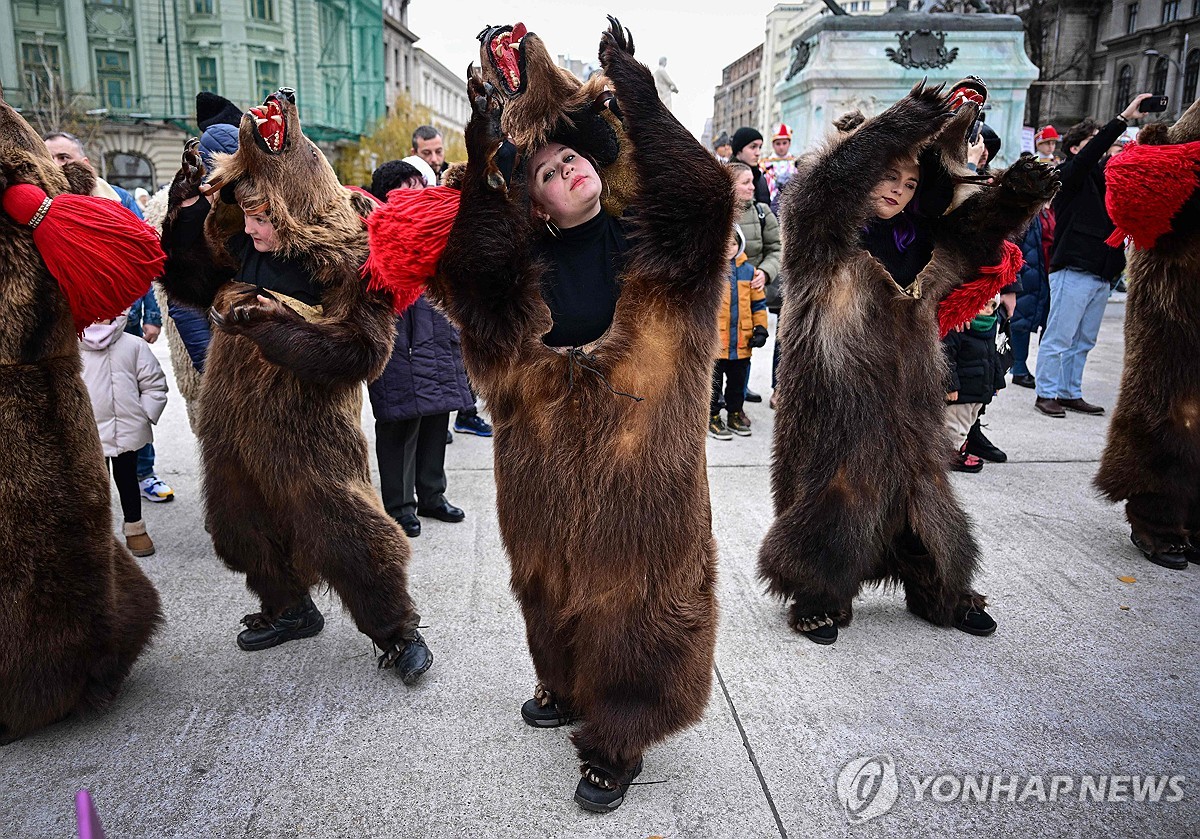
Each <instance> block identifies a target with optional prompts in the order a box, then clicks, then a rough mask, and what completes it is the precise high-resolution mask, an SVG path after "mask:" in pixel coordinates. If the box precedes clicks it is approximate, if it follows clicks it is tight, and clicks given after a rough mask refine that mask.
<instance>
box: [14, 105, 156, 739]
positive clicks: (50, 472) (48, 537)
mask: <svg viewBox="0 0 1200 839" xmlns="http://www.w3.org/2000/svg"><path fill="white" fill-rule="evenodd" d="M16 183H29V184H35V185H36V186H38V187H40V188H41V189H43V190H45V192H46V194H47V195H49V196H51V197H54V196H56V195H59V194H62V193H65V192H74V193H76V194H79V195H88V194H90V193H91V191H92V187H93V186H94V184H95V176H94V175H93V174H92V172H91V170H90V169H88V168H87V167H86V166H83V165H81V164H77V163H71V164H68V165H67V166H66V167H63V168H61V169H60V168H59V167H58V166H57V165H56V164H55V163H54V161H53V159H51V157H50V154H49V152H47V151H46V144H45V143H44V142H42V138H41V137H39V136H38V135H37V133H35V132H34V131H33V129H32V128H30V127H29V125H28V124H26V122H25V120H23V119H22V118H21V117H20V115H18V114H17V112H16V111H14V110H13V109H12V108H11V107H9V106H8V104H7V103H6V102H4V101H3V100H2V99H0V193H3V191H4V190H5V189H7V188H8V187H9V186H12V185H13V184H16ZM0 323H3V325H4V327H3V329H0V428H2V429H4V436H5V446H6V448H5V462H6V464H7V466H6V467H5V469H4V474H3V477H0V637H3V638H4V642H3V643H2V644H0V742H8V741H11V740H15V739H17V738H19V737H21V736H23V735H25V734H27V733H29V732H31V731H33V730H35V729H37V728H40V727H42V726H44V725H47V724H49V723H52V722H55V721H56V720H58V719H61V718H62V717H64V716H66V715H68V714H70V713H71V712H72V711H75V710H77V709H84V708H97V707H101V706H103V705H104V704H105V703H107V702H109V701H111V700H112V699H113V697H114V696H115V695H116V693H117V691H118V690H119V689H120V687H121V683H122V682H123V681H124V680H125V678H126V677H127V676H128V675H129V671H130V669H131V668H132V667H133V663H134V661H135V660H137V657H138V656H139V655H140V654H141V652H142V649H143V648H144V647H145V645H146V642H147V641H148V640H149V639H150V636H151V635H153V633H154V632H155V631H156V630H157V628H158V626H159V624H160V623H161V622H162V613H161V611H160V609H159V601H158V593H157V592H156V591H155V590H154V586H153V585H152V584H151V583H150V580H149V579H148V578H147V577H146V575H145V573H143V572H142V569H141V568H140V567H138V564H137V562H136V561H135V560H134V559H133V557H132V556H131V555H130V554H129V551H127V550H126V549H125V547H124V546H123V545H122V544H121V543H120V542H119V541H118V539H117V537H116V536H115V535H114V533H113V518H112V509H111V507H110V506H109V476H108V470H107V469H106V468H105V465H104V453H103V452H102V451H101V448H100V438H99V435H98V434H97V432H96V420H95V419H94V418H93V416H92V406H91V401H90V400H89V398H88V392H87V389H86V388H85V387H84V384H83V379H81V378H80V375H79V343H78V341H77V340H76V337H75V330H76V326H75V323H74V320H73V319H72V316H71V309H70V306H69V305H68V303H67V299H66V297H65V296H64V295H63V292H62V291H61V289H60V288H59V285H58V283H57V282H56V281H55V279H54V277H52V276H51V275H50V273H49V272H48V271H47V270H46V266H45V263H44V262H43V261H42V258H41V256H40V255H39V253H38V251H37V249H36V248H35V247H34V243H33V237H32V235H31V234H30V232H29V230H28V229H27V228H26V227H25V226H24V225H18V224H17V223H16V222H14V221H13V220H12V219H11V218H9V217H8V216H7V215H6V214H4V213H0ZM64 487H70V493H69V496H64V494H63V488H64Z"/></svg>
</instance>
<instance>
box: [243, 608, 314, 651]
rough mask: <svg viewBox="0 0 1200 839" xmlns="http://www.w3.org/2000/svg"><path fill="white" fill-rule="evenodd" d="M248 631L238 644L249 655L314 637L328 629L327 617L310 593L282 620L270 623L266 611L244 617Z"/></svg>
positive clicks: (287, 610) (284, 614) (244, 632)
mask: <svg viewBox="0 0 1200 839" xmlns="http://www.w3.org/2000/svg"><path fill="white" fill-rule="evenodd" d="M242 623H244V624H245V625H246V628H245V629H244V630H242V632H241V633H239V634H238V637H237V644H238V646H239V647H241V648H242V649H243V650H246V651H247V652H255V651H257V650H265V649H269V648H270V647H275V646H278V645H280V644H282V643H284V642H285V641H295V640H296V639H297V638H311V637H312V636H313V635H316V634H317V633H318V632H320V631H321V630H322V629H324V627H325V616H324V615H322V614H321V610H320V609H318V608H317V604H315V603H313V602H312V598H311V597H309V596H308V595H307V594H306V595H304V599H303V600H301V601H300V602H299V603H297V604H296V605H295V606H290V607H288V608H287V609H284V610H283V612H281V613H280V615H279V617H277V618H275V619H274V620H269V619H268V618H267V616H266V615H264V614H263V613H262V612H256V613H254V614H253V615H246V617H244V618H242Z"/></svg>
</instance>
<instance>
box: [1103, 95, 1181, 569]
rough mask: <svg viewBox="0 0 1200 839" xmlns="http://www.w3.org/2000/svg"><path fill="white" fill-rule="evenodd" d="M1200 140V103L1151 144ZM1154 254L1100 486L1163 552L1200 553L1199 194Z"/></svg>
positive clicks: (1137, 266)
mask: <svg viewBox="0 0 1200 839" xmlns="http://www.w3.org/2000/svg"><path fill="white" fill-rule="evenodd" d="M1197 140H1200V101H1198V102H1195V103H1193V104H1192V106H1191V107H1190V108H1189V109H1188V110H1187V112H1186V113H1184V115H1183V116H1182V117H1180V118H1179V121H1178V122H1176V123H1175V125H1173V126H1172V127H1170V129H1168V128H1167V127H1166V126H1165V125H1154V126H1147V127H1146V128H1144V129H1142V132H1141V133H1140V134H1139V136H1138V142H1139V143H1144V144H1149V145H1166V144H1176V143H1188V142H1195V141H1197ZM1171 227H1172V230H1171V232H1170V233H1167V234H1165V235H1163V236H1162V237H1161V238H1160V239H1159V240H1158V241H1157V242H1156V243H1155V246H1154V247H1153V248H1151V249H1150V250H1142V249H1134V250H1133V251H1132V252H1131V254H1130V256H1129V262H1128V267H1127V272H1128V281H1127V282H1128V285H1129V296H1128V297H1127V299H1126V301H1125V367H1124V369H1123V371H1122V373H1121V390H1120V395H1119V396H1118V397H1117V407H1116V410H1115V411H1114V412H1113V418H1112V424H1111V425H1110V426H1109V429H1108V445H1107V446H1106V447H1105V449H1104V455H1103V456H1102V458H1101V460H1100V471H1099V473H1098V474H1097V475H1096V486H1097V487H1099V488H1100V490H1101V491H1102V492H1103V493H1104V495H1105V497H1106V498H1108V499H1109V500H1110V501H1124V502H1125V515H1126V517H1127V518H1128V520H1129V523H1130V525H1131V526H1132V527H1133V530H1134V532H1135V533H1136V534H1137V535H1138V536H1139V537H1140V538H1142V539H1143V540H1144V541H1145V543H1147V545H1148V546H1149V547H1150V548H1151V549H1153V550H1154V551H1165V550H1166V549H1167V548H1169V547H1171V546H1179V545H1186V544H1187V543H1188V541H1189V540H1190V543H1191V546H1192V550H1193V553H1192V555H1193V556H1197V555H1198V554H1200V190H1197V191H1196V192H1194V193H1192V197H1191V199H1190V200H1189V201H1188V202H1187V203H1186V204H1185V205H1184V206H1183V208H1182V209H1181V210H1180V211H1179V213H1177V214H1176V216H1175V217H1174V219H1172V225H1171Z"/></svg>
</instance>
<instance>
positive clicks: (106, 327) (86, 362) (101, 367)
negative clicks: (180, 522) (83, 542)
mask: <svg viewBox="0 0 1200 839" xmlns="http://www.w3.org/2000/svg"><path fill="white" fill-rule="evenodd" d="M125 322H126V315H124V314H122V315H121V316H119V317H117V318H114V319H113V320H108V321H97V322H96V323H93V324H92V325H91V326H89V327H88V328H87V329H85V330H84V331H83V337H82V338H80V340H79V349H80V351H81V352H80V356H81V357H82V360H83V381H84V384H86V385H87V389H88V394H89V395H90V396H91V398H92V413H94V414H95V416H96V428H97V430H98V431H99V432H100V444H101V446H102V447H103V448H104V458H105V461H106V462H107V463H108V464H109V466H110V468H111V469H112V474H113V479H114V480H115V481H116V484H117V494H118V495H119V496H120V499H121V511H122V513H124V516H125V528H124V530H125V546H126V547H127V548H129V551H130V553H132V554H133V555H134V556H150V555H151V554H152V553H154V542H152V541H151V540H150V536H149V535H148V534H147V533H146V523H145V522H144V521H142V499H141V495H140V494H139V492H138V480H137V453H138V450H139V449H140V448H142V446H144V445H146V444H147V443H149V442H151V441H153V439H154V432H153V431H152V430H151V426H152V425H154V424H155V423H157V422H158V418H159V417H161V416H162V412H163V409H164V408H166V406H167V377H166V374H164V373H163V369H162V367H161V366H160V365H159V363H158V359H157V358H155V357H154V354H153V353H152V352H151V350H150V345H149V344H147V343H146V342H145V341H142V340H139V339H138V338H137V337H136V336H130V335H127V334H125Z"/></svg>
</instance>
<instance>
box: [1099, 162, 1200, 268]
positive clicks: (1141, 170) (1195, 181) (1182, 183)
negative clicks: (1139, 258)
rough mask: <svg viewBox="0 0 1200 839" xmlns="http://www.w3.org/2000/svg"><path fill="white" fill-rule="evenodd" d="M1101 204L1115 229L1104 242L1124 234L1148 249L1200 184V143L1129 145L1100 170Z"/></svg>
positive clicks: (1116, 243)
mask: <svg viewBox="0 0 1200 839" xmlns="http://www.w3.org/2000/svg"><path fill="white" fill-rule="evenodd" d="M1104 181H1105V192H1104V206H1105V207H1106V208H1107V209H1108V217H1109V218H1111V219H1112V220H1113V224H1115V225H1116V226H1117V229H1116V230H1114V231H1113V233H1112V235H1111V236H1109V237H1108V239H1107V240H1106V242H1105V244H1107V245H1110V246H1111V247H1114V248H1119V247H1121V246H1122V245H1124V243H1125V237H1127V236H1128V237H1129V238H1130V239H1132V240H1133V245H1134V247H1136V248H1138V249H1140V250H1149V249H1150V248H1152V247H1154V245H1155V244H1156V243H1157V242H1158V240H1159V238H1160V237H1161V236H1163V235H1164V234H1167V233H1170V232H1171V219H1173V218H1174V217H1175V214H1176V213H1178V212H1179V211H1180V210H1181V209H1183V205H1184V204H1186V203H1187V201H1188V199H1189V198H1191V197H1192V193H1193V192H1195V191H1196V189H1197V188H1198V187H1200V142H1195V143H1179V144H1175V145H1165V146H1146V145H1142V144H1141V143H1137V142H1134V143H1129V144H1128V145H1126V146H1125V149H1124V150H1123V151H1122V152H1121V153H1120V154H1118V155H1116V156H1115V157H1112V158H1109V161H1108V165H1107V166H1105V168H1104Z"/></svg>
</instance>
